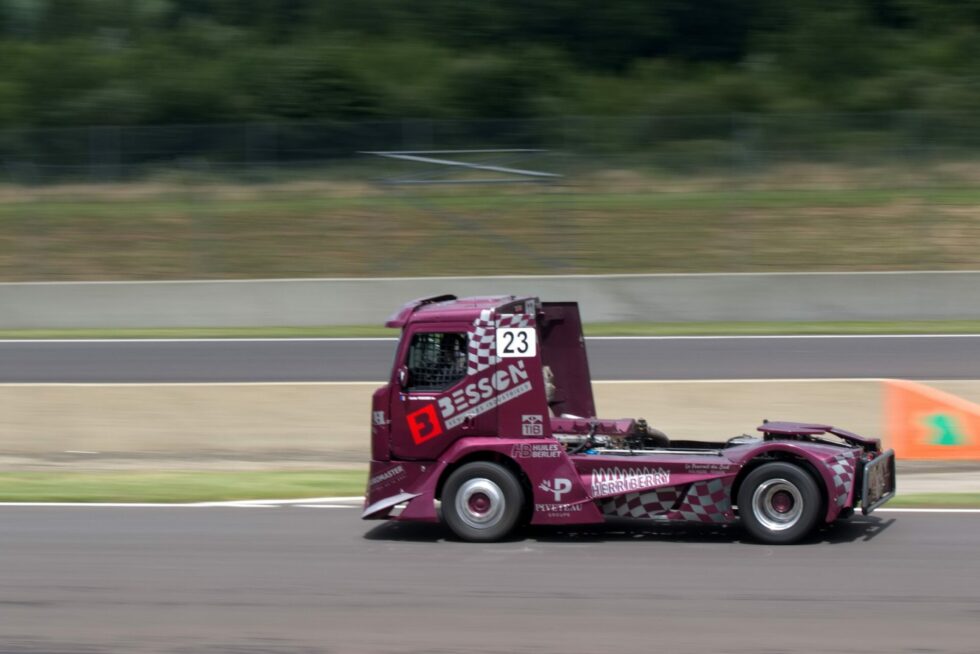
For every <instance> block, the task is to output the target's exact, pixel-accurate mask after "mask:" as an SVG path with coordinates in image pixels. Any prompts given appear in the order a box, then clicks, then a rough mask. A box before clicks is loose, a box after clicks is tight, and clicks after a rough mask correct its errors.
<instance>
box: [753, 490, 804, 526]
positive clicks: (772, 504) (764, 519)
mask: <svg viewBox="0 0 980 654" xmlns="http://www.w3.org/2000/svg"><path fill="white" fill-rule="evenodd" d="M752 514H753V515H754V516H755V518H756V520H758V521H759V522H760V523H761V524H762V526H763V527H765V528H766V529H768V530H770V531H784V530H786V529H790V528H791V527H793V526H794V525H795V524H796V523H798V522H799V521H800V517H801V516H802V515H803V495H802V493H800V489H799V488H797V487H796V485H795V484H794V483H792V482H791V481H789V480H787V479H767V480H766V481H764V482H762V483H761V484H759V486H758V487H756V489H755V492H753V493H752Z"/></svg>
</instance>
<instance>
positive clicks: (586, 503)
mask: <svg viewBox="0 0 980 654" xmlns="http://www.w3.org/2000/svg"><path fill="white" fill-rule="evenodd" d="M484 453H487V454H493V455H496V456H499V457H502V458H505V459H508V460H510V461H512V462H513V463H514V465H515V466H516V467H518V468H519V469H520V470H521V471H522V472H523V473H524V474H525V475H526V476H527V480H528V482H529V484H530V486H531V496H530V497H528V498H527V501H528V503H529V504H530V505H531V508H532V509H533V513H532V516H531V524H590V523H600V522H603V516H602V514H601V513H600V512H599V509H598V508H597V507H596V505H595V503H594V502H593V501H592V498H591V497H590V496H589V493H588V492H587V491H586V489H585V487H584V486H583V485H582V482H581V479H580V477H579V474H578V473H577V472H576V470H575V466H574V465H573V464H572V461H571V459H569V458H568V455H567V454H566V453H565V448H564V447H562V446H561V445H560V444H559V443H558V442H557V441H554V440H552V439H548V438H542V439H527V438H514V439H510V438H493V437H467V438H460V439H459V440H457V441H456V442H454V443H453V444H452V446H451V447H450V448H449V449H448V450H446V452H445V453H444V454H443V455H442V456H441V457H440V458H439V460H437V461H430V462H424V461H422V462H420V461H412V462H399V463H398V465H401V466H402V467H403V468H404V470H405V471H406V478H405V481H404V483H402V484H400V485H398V486H397V487H392V488H391V489H390V490H389V491H388V492H387V496H388V497H389V498H391V497H394V496H396V495H398V496H400V501H405V500H407V501H408V504H407V506H406V507H405V509H404V510H403V511H402V512H401V514H400V515H398V516H397V518H396V519H398V520H419V521H424V522H436V521H438V519H439V518H438V513H437V512H436V508H435V499H436V491H437V490H438V488H439V484H440V483H441V482H442V481H443V478H444V476H445V474H446V471H447V469H448V468H449V467H450V466H452V465H454V464H455V463H457V462H459V461H462V460H464V459H469V458H471V457H473V456H474V455H480V454H484ZM393 463H394V462H393ZM388 465H389V466H390V464H388ZM379 469H380V468H379ZM371 474H372V479H374V478H380V477H383V476H385V474H386V473H385V472H379V473H376V472H375V466H374V464H373V462H372V468H371ZM385 499H386V498H385V497H376V496H375V495H373V494H372V495H370V496H369V498H368V499H367V500H365V513H364V517H373V516H372V515H371V514H369V513H368V511H367V509H372V513H373V514H376V517H381V518H383V517H387V516H386V515H384V513H385V511H384V510H385V509H389V510H390V508H391V507H392V506H394V503H392V500H388V501H387V502H386V501H385ZM376 507H377V508H376Z"/></svg>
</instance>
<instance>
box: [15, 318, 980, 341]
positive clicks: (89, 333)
mask: <svg viewBox="0 0 980 654" xmlns="http://www.w3.org/2000/svg"><path fill="white" fill-rule="evenodd" d="M585 333H586V335H588V336H740V335H744V336H749V335H759V336H765V335H807V334H812V335H818V334H977V333H980V320H920V321H914V320H912V321H891V322H876V321H868V322H859V321H851V322H673V323H640V322H622V323H593V324H589V325H586V326H585ZM397 336H398V331H397V330H395V329H388V328H386V327H379V326H371V325H352V326H325V327H227V328H223V327H215V328H196V327H187V328H161V329H6V330H0V338H4V339H103V338H133V339H136V338H174V339H179V338H378V337H380V338H385V337H387V338H396V337H397Z"/></svg>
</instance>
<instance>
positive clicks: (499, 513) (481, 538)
mask: <svg viewBox="0 0 980 654" xmlns="http://www.w3.org/2000/svg"><path fill="white" fill-rule="evenodd" d="M523 506H524V491H523V489H522V488H521V484H520V482H519V481H518V480H517V478H516V477H515V476H514V475H513V474H512V473H511V472H510V471H509V470H507V468H504V467H503V466H501V465H497V464H496V463H488V462H485V461H477V462H474V463H467V464H466V465H464V466H462V467H460V468H459V469H458V470H455V471H453V473H452V474H451V475H449V479H447V480H446V485H445V487H444V488H443V491H442V515H443V520H444V521H445V522H446V525H447V526H448V527H449V528H450V529H451V530H452V531H453V533H454V534H456V535H457V536H459V537H460V538H462V539H463V540H468V541H474V542H490V541H495V540H500V539H502V538H504V537H506V536H507V535H508V534H509V533H510V532H511V531H512V530H513V529H514V527H515V526H516V525H517V522H518V520H519V519H520V517H521V511H522V509H523Z"/></svg>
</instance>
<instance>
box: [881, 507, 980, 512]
mask: <svg viewBox="0 0 980 654" xmlns="http://www.w3.org/2000/svg"><path fill="white" fill-rule="evenodd" d="M874 512H875V513H980V509H925V508H922V509H876V510H875V511H874Z"/></svg>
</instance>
